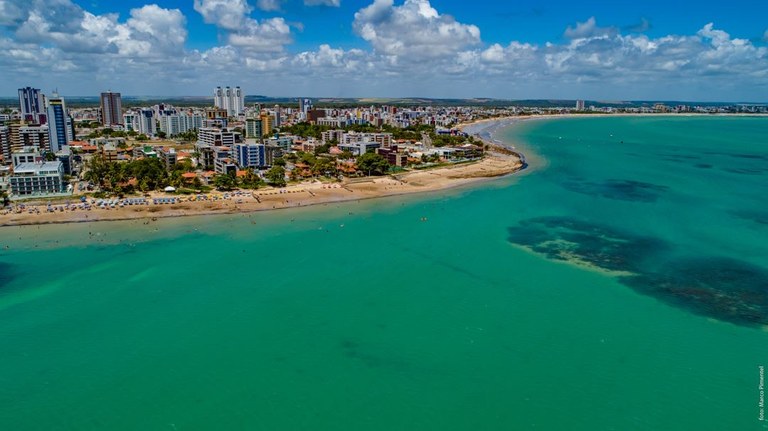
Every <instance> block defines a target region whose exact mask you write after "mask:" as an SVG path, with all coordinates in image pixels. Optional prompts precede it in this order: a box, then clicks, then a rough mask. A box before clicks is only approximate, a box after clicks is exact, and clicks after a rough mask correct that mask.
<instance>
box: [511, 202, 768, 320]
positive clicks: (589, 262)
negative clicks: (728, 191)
mask: <svg viewBox="0 0 768 431" xmlns="http://www.w3.org/2000/svg"><path fill="white" fill-rule="evenodd" d="M751 216H753V217H755V219H756V220H760V222H761V223H762V222H764V223H768V213H766V214H763V213H759V214H751ZM508 232H509V241H510V242H512V243H513V244H516V245H519V246H522V247H525V248H527V249H529V250H531V251H533V252H536V253H539V254H542V255H544V256H546V257H547V258H549V259H552V260H559V261H566V262H572V263H575V264H579V265H583V266H587V267H592V268H599V269H603V270H607V271H611V272H613V273H618V275H619V280H620V281H621V283H623V284H624V285H626V286H628V287H630V288H632V289H633V290H635V291H637V292H639V293H642V294H644V295H649V296H652V297H654V298H657V299H659V300H661V301H663V302H665V303H667V304H670V305H672V306H675V307H679V308H681V309H685V310H688V311H690V312H693V313H696V314H699V315H703V316H707V317H712V318H715V319H718V320H722V321H725V322H731V323H734V324H738V325H745V326H758V325H768V270H766V269H764V268H762V267H759V266H755V265H752V264H749V263H747V262H743V261H739V260H735V259H729V258H725V257H710V258H697V259H677V260H669V257H670V251H673V250H672V249H671V246H669V245H668V243H666V242H665V241H663V240H661V239H658V238H654V237H648V236H641V235H637V234H634V233H631V232H626V231H623V230H619V229H615V228H612V227H608V226H603V225H599V224H595V223H591V222H586V221H582V220H578V219H574V218H569V217H539V218H532V219H526V220H522V221H520V222H519V224H518V225H517V226H513V227H510V228H508Z"/></svg>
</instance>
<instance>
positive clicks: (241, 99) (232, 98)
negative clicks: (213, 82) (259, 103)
mask: <svg viewBox="0 0 768 431" xmlns="http://www.w3.org/2000/svg"><path fill="white" fill-rule="evenodd" d="M213 105H214V106H215V107H216V108H219V109H226V110H227V116H229V117H236V116H238V115H240V114H242V113H243V109H244V108H245V94H243V91H242V90H241V89H240V87H234V88H232V87H224V88H221V87H216V89H215V90H214V91H213Z"/></svg>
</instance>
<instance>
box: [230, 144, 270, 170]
mask: <svg viewBox="0 0 768 431" xmlns="http://www.w3.org/2000/svg"><path fill="white" fill-rule="evenodd" d="M234 153H235V159H236V160H237V164H238V165H239V166H240V167H241V168H263V167H265V166H267V150H266V147H265V146H264V144H236V145H235V151H234Z"/></svg>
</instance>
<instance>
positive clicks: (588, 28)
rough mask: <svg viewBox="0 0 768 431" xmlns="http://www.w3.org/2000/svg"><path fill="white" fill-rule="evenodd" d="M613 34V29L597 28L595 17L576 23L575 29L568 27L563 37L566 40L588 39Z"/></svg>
mask: <svg viewBox="0 0 768 431" xmlns="http://www.w3.org/2000/svg"><path fill="white" fill-rule="evenodd" d="M615 33H616V29H615V28H609V27H606V28H603V27H598V26H597V21H596V20H595V17H590V18H589V19H588V20H586V21H584V22H577V23H576V27H571V26H568V28H567V29H565V33H564V35H565V37H567V38H568V39H585V38H590V37H598V36H607V35H612V34H615Z"/></svg>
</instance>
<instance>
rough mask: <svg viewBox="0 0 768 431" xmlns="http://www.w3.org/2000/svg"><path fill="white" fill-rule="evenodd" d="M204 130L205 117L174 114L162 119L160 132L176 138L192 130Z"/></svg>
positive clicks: (164, 116)
mask: <svg viewBox="0 0 768 431" xmlns="http://www.w3.org/2000/svg"><path fill="white" fill-rule="evenodd" d="M202 128H203V116H202V115H197V114H172V115H163V116H161V117H160V130H161V131H163V132H165V134H166V135H168V136H176V135H178V134H180V133H185V132H187V131H190V130H199V129H202Z"/></svg>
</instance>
